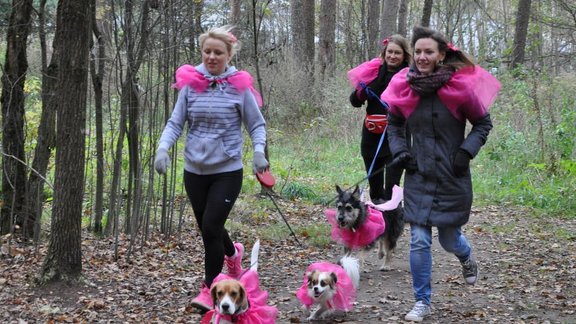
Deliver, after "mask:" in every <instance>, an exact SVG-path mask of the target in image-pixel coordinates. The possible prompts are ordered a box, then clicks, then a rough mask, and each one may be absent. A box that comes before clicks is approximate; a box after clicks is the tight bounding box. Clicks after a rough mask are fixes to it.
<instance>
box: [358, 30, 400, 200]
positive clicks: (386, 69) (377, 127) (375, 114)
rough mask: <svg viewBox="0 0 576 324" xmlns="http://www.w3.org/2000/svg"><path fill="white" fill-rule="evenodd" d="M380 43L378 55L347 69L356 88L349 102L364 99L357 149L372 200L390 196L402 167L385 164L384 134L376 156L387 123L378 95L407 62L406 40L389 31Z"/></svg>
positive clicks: (386, 158)
mask: <svg viewBox="0 0 576 324" xmlns="http://www.w3.org/2000/svg"><path fill="white" fill-rule="evenodd" d="M382 45H383V47H384V48H383V49H382V53H381V54H380V57H377V58H375V59H372V60H370V61H367V62H364V63H362V64H360V65H359V66H357V67H355V68H354V69H352V70H350V71H349V72H348V79H349V80H350V82H351V83H352V85H353V86H354V88H355V89H354V91H353V92H352V94H351V95H350V103H351V104H352V106H354V107H361V106H362V105H363V104H364V103H365V102H367V105H366V117H365V118H364V125H363V126H362V140H361V142H360V150H361V153H362V158H363V159H364V165H365V167H366V172H367V173H369V174H368V176H369V177H368V183H369V184H370V199H371V200H372V201H373V202H374V203H375V204H381V203H383V202H385V201H386V200H390V198H392V187H394V185H398V184H399V183H400V178H401V177H402V168H401V167H398V166H396V167H388V166H387V164H388V163H389V162H390V161H391V160H392V155H391V154H390V148H389V146H388V140H387V139H386V138H385V139H384V141H383V142H382V145H381V147H380V149H379V151H378V156H376V157H375V155H376V151H377V150H378V147H379V144H380V140H381V137H382V133H383V132H384V131H385V129H386V124H387V119H386V118H387V117H386V114H387V111H386V109H385V107H383V106H382V103H381V101H380V100H379V97H380V95H381V94H382V92H383V91H384V89H386V87H387V86H388V83H389V82H390V80H391V79H392V77H393V76H394V74H396V73H397V72H398V71H400V70H401V69H403V68H405V67H407V66H408V63H409V62H410V50H409V47H408V41H407V40H406V39H405V38H404V37H402V36H400V35H392V36H390V37H388V38H386V39H384V40H383V41H382ZM385 136H386V135H385ZM384 168H386V173H385V174H384V173H383V171H384Z"/></svg>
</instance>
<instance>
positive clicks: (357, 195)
mask: <svg viewBox="0 0 576 324" xmlns="http://www.w3.org/2000/svg"><path fill="white" fill-rule="evenodd" d="M352 197H354V199H357V200H360V187H358V185H356V188H354V192H352Z"/></svg>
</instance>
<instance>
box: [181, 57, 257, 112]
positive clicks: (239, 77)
mask: <svg viewBox="0 0 576 324" xmlns="http://www.w3.org/2000/svg"><path fill="white" fill-rule="evenodd" d="M225 81H227V82H229V83H230V84H231V85H232V86H233V87H234V88H236V90H238V91H239V92H244V91H245V90H246V89H250V92H252V94H253V95H254V97H255V98H256V103H258V106H259V107H262V96H260V93H259V92H258V91H256V89H254V86H253V83H254V82H253V79H252V76H251V75H250V73H248V72H246V71H238V72H236V73H234V74H232V75H230V76H228V77H226V78H225ZM209 84H210V80H208V79H206V77H204V74H202V73H200V72H198V70H196V68H195V67H194V66H192V65H189V64H184V65H182V66H181V67H179V68H178V69H177V70H176V83H174V84H173V85H172V86H173V87H174V88H176V89H178V90H180V89H182V88H183V87H184V86H190V87H192V89H194V90H195V91H196V92H204V91H206V89H207V88H208V85H209Z"/></svg>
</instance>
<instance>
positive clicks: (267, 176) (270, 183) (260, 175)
mask: <svg viewBox="0 0 576 324" xmlns="http://www.w3.org/2000/svg"><path fill="white" fill-rule="evenodd" d="M256 179H258V181H259V182H260V184H261V185H262V186H264V187H266V188H268V189H272V187H274V185H275V184H276V179H275V178H274V176H273V175H272V173H270V170H269V169H266V170H264V171H263V172H257V173H256ZM266 196H268V197H269V198H270V200H271V201H272V203H273V204H274V207H276V210H277V211H278V213H279V214H280V216H282V220H284V223H286V226H288V229H289V230H290V233H292V236H294V239H295V240H296V242H297V243H298V245H300V247H302V248H303V247H304V246H303V245H302V243H300V241H299V240H298V237H296V233H294V231H293V230H292V227H290V224H289V223H288V220H287V219H286V217H284V214H282V211H281V210H280V207H278V204H277V203H276V200H274V197H272V195H271V194H270V192H269V191H267V192H266Z"/></svg>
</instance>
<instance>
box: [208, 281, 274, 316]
mask: <svg viewBox="0 0 576 324" xmlns="http://www.w3.org/2000/svg"><path fill="white" fill-rule="evenodd" d="M225 279H234V278H233V277H230V276H228V275H227V274H224V273H221V274H219V275H218V276H217V277H216V278H215V279H214V281H213V282H212V285H214V284H215V283H217V282H218V281H221V280H225ZM238 281H240V283H242V286H244V289H245V290H246V295H247V296H248V303H249V304H250V308H248V310H247V311H246V312H244V313H242V314H238V315H234V316H231V315H222V314H220V313H218V312H217V311H216V310H215V309H212V310H210V311H208V312H207V313H206V315H204V317H203V318H202V321H201V323H202V324H208V323H210V320H211V319H212V317H215V322H214V324H219V322H220V319H226V320H228V321H229V322H234V323H240V324H274V323H276V317H277V316H278V309H277V308H276V307H275V306H268V305H267V302H268V292H266V291H263V290H260V280H259V279H258V273H256V271H253V270H248V271H246V272H245V273H244V274H243V275H242V276H241V277H240V279H238ZM232 317H234V318H232Z"/></svg>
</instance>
